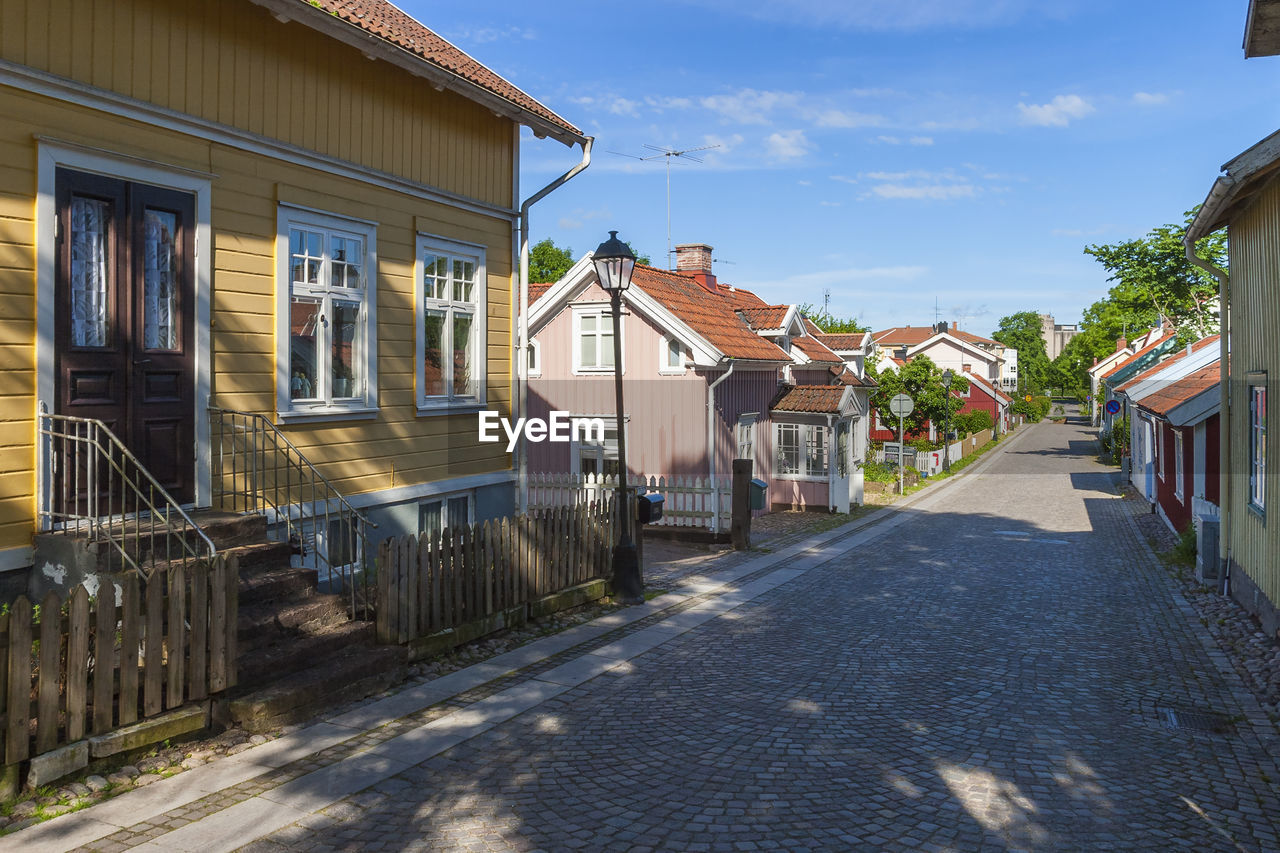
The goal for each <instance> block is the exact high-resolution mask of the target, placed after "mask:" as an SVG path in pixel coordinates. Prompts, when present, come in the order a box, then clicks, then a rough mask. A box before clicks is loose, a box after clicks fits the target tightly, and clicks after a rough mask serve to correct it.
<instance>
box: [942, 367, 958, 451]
mask: <svg viewBox="0 0 1280 853" xmlns="http://www.w3.org/2000/svg"><path fill="white" fill-rule="evenodd" d="M954 378H955V374H954V373H952V372H951V371H950V370H944V371H942V387H943V388H944V389H945V390H946V397H947V399H946V404H947V426H946V431H945V432H944V433H943V434H942V470H943V471H945V472H946V473H948V474H949V473H951V380H952V379H954Z"/></svg>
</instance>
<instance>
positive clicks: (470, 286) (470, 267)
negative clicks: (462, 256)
mask: <svg viewBox="0 0 1280 853" xmlns="http://www.w3.org/2000/svg"><path fill="white" fill-rule="evenodd" d="M475 284H476V265H475V262H474V261H463V260H455V261H454V262H453V298H454V300H455V301H457V302H470V301H471V300H472V294H473V293H474V292H475Z"/></svg>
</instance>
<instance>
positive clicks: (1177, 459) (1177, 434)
mask: <svg viewBox="0 0 1280 853" xmlns="http://www.w3.org/2000/svg"><path fill="white" fill-rule="evenodd" d="M1182 454H1183V442H1182V430H1180V429H1178V428H1176V427H1175V428H1174V430H1173V494H1174V497H1176V498H1177V499H1178V500H1183V498H1184V497H1185V495H1186V486H1187V478H1186V476H1185V475H1184V474H1183V473H1182V472H1183V465H1184V463H1185V461H1186V460H1185V459H1184V458H1183V455H1182Z"/></svg>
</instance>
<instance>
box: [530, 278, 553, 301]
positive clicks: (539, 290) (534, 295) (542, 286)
mask: <svg viewBox="0 0 1280 853" xmlns="http://www.w3.org/2000/svg"><path fill="white" fill-rule="evenodd" d="M554 286H555V282H554V281H546V282H537V283H536V284H535V283H534V282H532V281H531V282H529V304H530V305H532V304H533V303H535V302H537V301H538V300H539V299H541V298H542V295H543V294H544V293H546V292H547V291H548V290H550V289H551V288H552V287H554Z"/></svg>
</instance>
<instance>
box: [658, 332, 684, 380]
mask: <svg viewBox="0 0 1280 853" xmlns="http://www.w3.org/2000/svg"><path fill="white" fill-rule="evenodd" d="M673 343H676V344H680V366H679V367H672V366H671V365H669V364H667V355H668V354H669V353H670V350H671V345H672V344H673ZM688 370H689V363H688V361H686V360H685V353H684V341H682V340H680V339H679V338H678V337H676V336H675V335H672V334H669V333H668V334H665V335H663V336H662V347H661V349H660V350H659V351H658V375H659V376H684V375H685V373H686V372H688Z"/></svg>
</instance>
